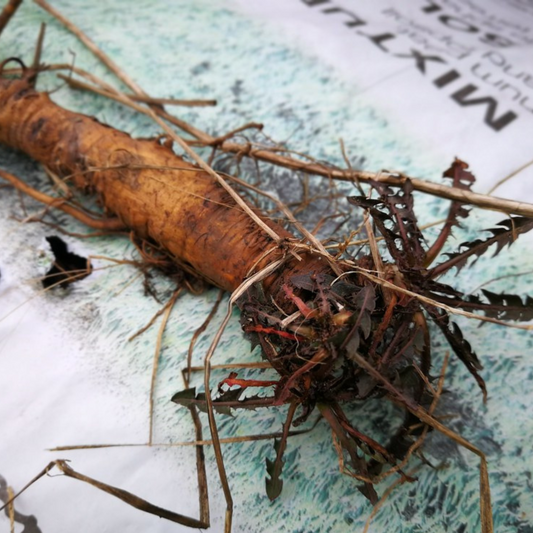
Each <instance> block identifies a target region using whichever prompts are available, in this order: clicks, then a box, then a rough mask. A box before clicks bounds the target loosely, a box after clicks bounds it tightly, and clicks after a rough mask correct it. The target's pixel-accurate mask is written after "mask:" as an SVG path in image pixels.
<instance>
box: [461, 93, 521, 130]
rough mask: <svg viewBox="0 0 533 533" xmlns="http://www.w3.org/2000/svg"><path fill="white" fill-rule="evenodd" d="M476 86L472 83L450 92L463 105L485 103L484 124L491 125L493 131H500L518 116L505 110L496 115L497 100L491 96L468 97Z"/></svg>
mask: <svg viewBox="0 0 533 533" xmlns="http://www.w3.org/2000/svg"><path fill="white" fill-rule="evenodd" d="M477 89H478V88H477V87H476V86H475V85H473V84H468V85H465V86H464V87H463V88H462V89H459V90H458V91H456V92H455V93H453V94H452V98H453V99H454V100H455V101H456V102H457V103H458V104H459V105H460V106H463V107H466V106H470V105H486V109H485V118H484V121H485V124H487V126H489V127H491V128H492V129H493V130H495V131H500V130H502V129H503V128H505V126H507V125H508V124H510V123H511V122H512V121H513V120H514V119H515V118H517V117H518V115H517V114H516V113H513V112H512V111H507V113H504V114H503V115H500V116H499V117H496V108H497V106H498V102H497V101H496V99H494V98H492V97H491V96H482V97H479V98H470V99H469V98H468V97H469V96H470V95H471V94H472V93H474V92H476V91H477Z"/></svg>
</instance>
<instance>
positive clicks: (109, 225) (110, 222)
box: [0, 170, 125, 231]
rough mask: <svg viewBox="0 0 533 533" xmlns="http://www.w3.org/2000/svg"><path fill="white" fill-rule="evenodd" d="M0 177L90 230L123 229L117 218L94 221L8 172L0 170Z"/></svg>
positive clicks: (59, 199) (65, 202)
mask: <svg viewBox="0 0 533 533" xmlns="http://www.w3.org/2000/svg"><path fill="white" fill-rule="evenodd" d="M0 177H1V178H3V179H5V180H6V181H8V182H9V183H11V185H13V186H14V187H16V188H17V189H18V190H19V191H21V192H23V193H24V194H27V195H28V196H30V197H31V198H33V199H34V200H37V201H38V202H41V203H43V204H45V205H48V206H50V207H53V208H54V209H59V210H60V211H63V212H64V213H67V214H68V215H70V216H71V217H74V218H75V219H76V220H79V221H80V222H82V223H83V224H85V225H86V226H89V227H90V228H93V229H96V230H104V231H115V230H123V229H124V228H125V226H124V223H123V222H122V221H121V220H119V219H118V218H104V219H101V220H96V219H94V218H93V217H91V216H89V215H87V214H86V213H84V212H82V211H80V210H79V209H77V208H75V207H73V206H71V205H69V204H68V203H67V202H68V200H66V199H64V198H53V197H52V196H48V195H47V194H44V193H42V192H40V191H38V190H36V189H34V188H33V187H30V186H29V185H27V184H26V183H24V182H23V181H22V180H21V179H19V178H17V177H16V176H13V174H9V172H5V171H4V170H0Z"/></svg>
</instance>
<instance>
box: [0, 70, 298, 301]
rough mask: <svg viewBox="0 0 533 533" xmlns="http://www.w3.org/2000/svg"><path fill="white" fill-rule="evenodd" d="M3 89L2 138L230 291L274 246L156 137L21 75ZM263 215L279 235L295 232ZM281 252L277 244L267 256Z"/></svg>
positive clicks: (0, 102) (222, 193)
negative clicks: (124, 127)
mask: <svg viewBox="0 0 533 533" xmlns="http://www.w3.org/2000/svg"><path fill="white" fill-rule="evenodd" d="M0 95H1V96H0V142H1V143H3V144H6V145H8V146H11V147H12V148H15V149H18V150H21V151H23V152H25V153H26V154H28V155H29V156H30V157H32V158H33V159H35V160H37V161H39V162H41V163H42V164H43V165H45V166H46V167H48V168H50V169H51V170H52V172H54V173H55V174H57V175H58V176H61V177H68V176H72V181H73V182H74V184H75V185H76V186H77V187H79V188H82V189H85V190H88V191H95V192H97V193H98V195H99V197H100V198H101V200H102V202H103V204H104V206H105V208H106V210H108V211H109V212H111V213H113V214H115V215H116V216H117V217H118V218H120V219H121V220H122V221H123V222H124V224H125V225H126V226H128V227H129V228H131V229H132V230H133V231H134V232H135V233H136V234H137V235H138V236H139V237H141V238H151V239H153V240H154V241H155V242H157V243H159V244H160V245H162V246H163V247H164V248H165V249H166V250H168V251H169V252H170V253H171V255H172V256H173V257H174V258H175V259H176V260H177V262H179V263H181V264H185V265H187V266H190V267H192V269H193V270H194V271H195V272H197V273H199V274H201V276H202V277H204V278H206V279H207V280H208V281H210V282H211V283H213V284H214V285H216V286H218V287H220V288H222V289H225V290H227V291H233V290H234V289H235V288H236V287H238V286H239V285H240V284H241V283H242V281H243V280H244V279H245V277H246V275H247V274H248V273H249V270H250V269H251V268H252V267H253V266H254V264H255V263H256V262H257V261H258V260H259V259H260V257H261V256H262V255H263V254H264V253H265V252H266V251H267V250H269V249H272V248H274V247H275V243H274V242H273V241H272V239H271V238H270V237H269V236H268V235H266V233H264V232H263V231H262V230H261V229H260V228H258V227H257V225H256V224H255V223H254V222H253V221H252V220H251V219H250V217H249V216H248V215H247V214H246V213H244V211H243V210H242V209H241V208H240V207H238V206H236V204H235V201H234V200H233V199H232V198H231V197H230V196H229V194H228V193H227V192H226V191H224V190H223V189H222V187H220V186H219V185H218V184H217V183H215V182H214V180H213V178H211V177H210V176H209V175H208V174H207V173H206V172H204V171H202V170H200V169H199V168H198V167H196V166H194V165H192V164H190V163H188V162H186V161H184V160H183V159H182V158H181V157H179V156H177V155H176V154H174V152H173V151H172V150H171V149H170V148H168V147H166V146H162V145H161V144H159V142H158V141H156V140H144V139H142V140H136V139H132V138H131V137H130V136H129V135H128V134H126V133H123V132H120V131H118V130H115V129H113V128H110V127H108V126H106V125H104V124H101V123H99V122H98V121H96V120H95V119H93V118H91V117H88V116H85V115H81V114H78V113H74V112H71V111H68V110H65V109H63V108H61V107H59V106H57V105H56V104H54V103H53V102H52V101H51V100H50V98H49V96H48V95H47V94H45V93H40V92H37V91H34V90H33V89H31V88H30V87H29V86H28V83H27V82H26V81H25V80H24V79H21V80H3V81H0ZM14 125H16V126H14ZM127 166H130V167H135V168H128V169H127V168H125V167H127ZM109 167H121V168H115V169H113V168H109ZM139 167H148V168H139ZM165 167H166V168H165ZM168 167H174V168H176V170H174V169H168ZM93 168H96V169H105V170H94V171H91V170H90V169H93ZM265 222H266V223H267V224H268V225H269V226H270V227H272V228H273V229H274V230H275V231H276V233H277V234H278V235H280V236H281V237H282V238H287V239H290V238H293V235H292V234H291V233H289V232H288V231H286V230H285V229H283V228H282V227H280V226H279V225H277V224H274V223H272V222H270V221H267V220H265ZM280 254H281V251H275V252H274V253H273V254H270V256H269V257H268V259H267V260H268V261H272V260H274V259H279V257H280ZM262 264H264V261H262V262H260V263H259V265H258V267H261V265H262Z"/></svg>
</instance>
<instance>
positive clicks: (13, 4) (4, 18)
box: [0, 0, 22, 35]
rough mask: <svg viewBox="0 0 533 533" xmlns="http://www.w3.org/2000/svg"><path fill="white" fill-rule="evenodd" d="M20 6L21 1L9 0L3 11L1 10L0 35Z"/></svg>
mask: <svg viewBox="0 0 533 533" xmlns="http://www.w3.org/2000/svg"><path fill="white" fill-rule="evenodd" d="M20 4H22V0H9V1H8V3H7V4H6V5H5V6H4V9H2V13H0V35H1V34H2V31H3V30H4V28H5V27H6V26H7V23H8V22H9V21H10V20H11V17H12V16H13V15H14V14H15V11H17V9H18V7H19V6H20Z"/></svg>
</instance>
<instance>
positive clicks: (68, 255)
mask: <svg viewBox="0 0 533 533" xmlns="http://www.w3.org/2000/svg"><path fill="white" fill-rule="evenodd" d="M46 240H47V241H48V243H49V244H50V248H51V249H52V253H53V254H54V263H53V265H52V267H51V268H50V270H49V271H48V272H47V273H46V276H45V277H44V278H43V280H42V284H43V287H44V288H45V289H48V288H49V287H51V286H57V285H59V286H60V287H63V288H65V287H66V286H67V285H69V284H70V283H73V282H74V281H78V280H80V279H82V278H85V277H87V276H88V275H89V274H90V273H91V271H92V267H91V262H90V261H89V260H88V259H87V258H85V257H81V256H79V255H77V254H73V253H72V252H69V251H68V246H67V244H66V243H65V241H63V239H61V238H60V237H57V236H56V235H51V236H50V237H46Z"/></svg>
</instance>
